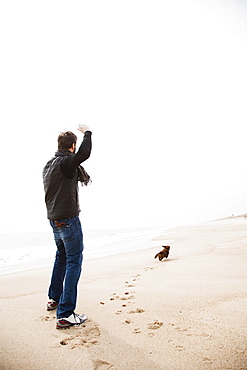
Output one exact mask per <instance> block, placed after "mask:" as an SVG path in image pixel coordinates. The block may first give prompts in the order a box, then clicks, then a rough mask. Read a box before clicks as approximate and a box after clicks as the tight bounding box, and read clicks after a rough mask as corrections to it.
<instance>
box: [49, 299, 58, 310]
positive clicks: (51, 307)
mask: <svg viewBox="0 0 247 370" xmlns="http://www.w3.org/2000/svg"><path fill="white" fill-rule="evenodd" d="M57 306H58V303H57V302H56V301H54V299H49V301H48V302H47V311H52V310H55V309H56V308H57Z"/></svg>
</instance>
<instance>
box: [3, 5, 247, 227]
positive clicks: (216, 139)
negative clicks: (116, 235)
mask: <svg viewBox="0 0 247 370" xmlns="http://www.w3.org/2000/svg"><path fill="white" fill-rule="evenodd" d="M246 21H247V5H246V2H245V1H240V0H224V1H223V0H222V1H220V0H197V1H196V0H189V1H184V0H177V1H170V0H169V1H168V0H167V1H166V0H160V1H156V0H152V1H151V0H148V1H143V0H142V1H140V0H131V1H130V0H125V1H118V0H112V1H109V0H104V1H93V0H92V1H83V0H81V1H52V0H49V1H33V0H30V1H27V0H23V1H11V0H9V1H5V2H2V3H1V6H0V31H1V41H0V48H1V58H0V67H1V68H0V70H1V72H0V74H1V75H0V78H1V82H0V94H1V112H0V115H1V116H0V122H1V146H2V148H1V149H2V156H1V199H0V201H1V220H0V232H14V231H39V230H45V231H46V230H50V226H49V225H48V222H47V220H46V210H45V205H44V194H43V184H42V176H41V174H42V168H43V166H44V165H45V163H46V162H47V160H48V159H50V158H51V157H52V156H53V154H54V152H55V151H56V148H57V136H58V134H59V132H61V131H67V130H71V131H73V132H75V133H76V134H77V136H78V140H79V141H80V139H81V138H82V135H81V133H79V131H76V128H77V125H78V124H81V123H87V124H88V125H89V126H90V127H91V129H92V131H93V151H92V155H91V158H90V159H89V160H88V161H87V162H85V163H84V167H85V169H86V170H87V171H88V173H89V174H90V175H91V177H92V180H93V183H92V185H91V186H90V187H88V188H83V189H80V200H81V208H82V213H81V220H82V223H83V227H84V228H87V229H88V228H101V227H102V228H104V227H108V228H112V227H125V226H152V225H162V226H163V225H164V226H167V225H174V224H185V223H192V222H201V221H204V220H210V219H215V218H218V217H224V216H228V215H231V214H241V213H246V212H247V207H246V204H247V191H246V189H247V177H246V128H245V127H246V122H247V108H246V102H247V68H246V66H247V22H246Z"/></svg>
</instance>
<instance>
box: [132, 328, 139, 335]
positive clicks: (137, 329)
mask: <svg viewBox="0 0 247 370" xmlns="http://www.w3.org/2000/svg"><path fill="white" fill-rule="evenodd" d="M133 333H134V334H139V333H141V329H140V328H136V329H134V330H133Z"/></svg>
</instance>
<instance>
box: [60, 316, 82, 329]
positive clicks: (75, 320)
mask: <svg viewBox="0 0 247 370" xmlns="http://www.w3.org/2000/svg"><path fill="white" fill-rule="evenodd" d="M86 320H87V316H86V315H84V314H83V315H76V314H75V313H72V315H70V316H69V317H65V318H64V317H63V318H61V319H57V329H67V328H69V327H70V326H78V325H81V324H83V323H84V321H86Z"/></svg>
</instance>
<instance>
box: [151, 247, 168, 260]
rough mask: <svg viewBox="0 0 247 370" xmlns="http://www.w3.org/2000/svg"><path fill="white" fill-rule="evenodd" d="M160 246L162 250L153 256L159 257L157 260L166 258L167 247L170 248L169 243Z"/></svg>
mask: <svg viewBox="0 0 247 370" xmlns="http://www.w3.org/2000/svg"><path fill="white" fill-rule="evenodd" d="M162 247H163V248H164V249H163V250H162V251H160V252H159V253H157V254H156V256H155V257H154V258H157V257H159V260H160V261H162V260H163V258H167V257H168V255H169V249H170V247H169V245H166V246H164V245H162Z"/></svg>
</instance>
